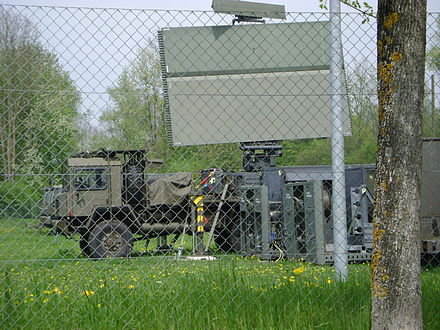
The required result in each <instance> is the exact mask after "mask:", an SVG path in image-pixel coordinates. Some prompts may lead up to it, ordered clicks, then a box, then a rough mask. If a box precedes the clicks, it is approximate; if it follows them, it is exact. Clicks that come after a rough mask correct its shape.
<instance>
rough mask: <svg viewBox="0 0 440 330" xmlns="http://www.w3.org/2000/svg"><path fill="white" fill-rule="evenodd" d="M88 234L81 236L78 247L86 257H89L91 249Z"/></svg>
mask: <svg viewBox="0 0 440 330" xmlns="http://www.w3.org/2000/svg"><path fill="white" fill-rule="evenodd" d="M88 236H89V235H87V236H81V239H80V240H79V247H80V249H81V251H82V253H83V254H84V255H85V256H86V257H90V255H91V254H92V253H91V250H90V246H89V238H88Z"/></svg>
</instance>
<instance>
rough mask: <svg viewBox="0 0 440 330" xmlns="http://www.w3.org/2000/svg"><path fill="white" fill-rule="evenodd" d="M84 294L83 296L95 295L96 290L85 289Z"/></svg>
mask: <svg viewBox="0 0 440 330" xmlns="http://www.w3.org/2000/svg"><path fill="white" fill-rule="evenodd" d="M82 294H83V296H93V295H94V294H95V292H94V291H92V290H85V291H84V292H83V293H82Z"/></svg>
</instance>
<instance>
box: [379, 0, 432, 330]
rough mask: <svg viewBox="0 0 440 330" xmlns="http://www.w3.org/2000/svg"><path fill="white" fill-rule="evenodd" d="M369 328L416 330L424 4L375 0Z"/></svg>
mask: <svg viewBox="0 0 440 330" xmlns="http://www.w3.org/2000/svg"><path fill="white" fill-rule="evenodd" d="M377 26H378V35H377V49H378V59H377V68H378V74H377V75H378V83H379V86H378V95H379V108H378V115H379V135H378V154H377V171H376V189H375V196H376V202H375V209H374V254H373V259H372V263H371V268H372V328H373V329H421V328H422V318H421V314H422V310H421V288H420V235H419V234H420V218H419V216H420V183H421V165H422V159H421V143H422V142H421V137H422V135H421V127H422V113H423V98H424V97H423V93H424V77H425V45H426V0H407V1H399V0H379V3H378V22H377Z"/></svg>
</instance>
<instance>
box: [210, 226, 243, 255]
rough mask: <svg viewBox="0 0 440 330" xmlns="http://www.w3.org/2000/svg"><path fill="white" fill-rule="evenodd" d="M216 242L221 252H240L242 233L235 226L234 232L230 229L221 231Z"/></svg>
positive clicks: (216, 237)
mask: <svg viewBox="0 0 440 330" xmlns="http://www.w3.org/2000/svg"><path fill="white" fill-rule="evenodd" d="M214 242H215V244H217V247H218V249H219V250H220V251H223V252H232V253H238V252H240V232H239V229H238V227H237V226H234V227H233V228H232V230H230V229H229V228H222V229H219V230H218V231H217V235H216V236H215V238H214Z"/></svg>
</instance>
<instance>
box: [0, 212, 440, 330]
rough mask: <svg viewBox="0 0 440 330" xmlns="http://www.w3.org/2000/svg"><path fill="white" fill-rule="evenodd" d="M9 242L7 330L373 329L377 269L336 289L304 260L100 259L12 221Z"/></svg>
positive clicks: (436, 277)
mask: <svg viewBox="0 0 440 330" xmlns="http://www.w3.org/2000/svg"><path fill="white" fill-rule="evenodd" d="M1 221H2V222H1ZM17 221H18V220H17ZM14 237H15V239H14ZM0 242H1V243H0V244H2V245H1V249H0V251H1V252H0V260H1V262H0V329H10V328H96V329H108V328H122V327H128V328H143V329H202V328H203V329H255V328H257V329H263V328H264V329H315V328H322V329H368V328H369V314H370V294H369V266H368V265H350V267H349V269H350V278H349V280H348V281H347V282H345V283H335V281H334V280H333V268H332V267H331V266H315V265H310V264H306V263H301V262H296V261H279V262H262V261H259V260H257V259H256V258H240V257H232V258H227V257H223V258H219V260H216V261H197V262H196V261H188V260H185V259H183V258H182V259H179V260H176V259H175V258H174V257H172V256H170V257H165V258H164V257H141V258H133V259H124V260H101V261H93V260H88V259H84V258H77V257H78V256H79V255H80V253H79V248H78V247H77V246H76V245H77V244H76V243H75V242H73V241H69V240H65V239H62V238H61V237H58V238H56V237H54V236H50V235H47V233H46V231H44V230H43V231H40V230H36V229H35V228H26V226H25V225H24V223H22V222H20V223H19V224H17V223H9V222H5V221H3V220H0ZM11 246H12V247H11ZM21 247H24V248H21ZM140 248H141V246H139V247H138V249H140ZM35 256H37V257H35ZM50 256H54V258H56V259H57V260H53V258H52V260H51V259H50V258H49V257H50ZM12 259H13V260H12ZM35 259H38V260H39V261H31V260H35ZM7 260H12V261H7ZM22 260H29V261H22ZM439 290H440V271H439V269H438V268H431V269H426V270H424V273H423V292H424V298H423V303H424V306H423V307H424V322H425V328H426V329H438V328H440V317H439V315H438V310H437V307H436V306H438V305H439V303H440V292H439Z"/></svg>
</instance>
